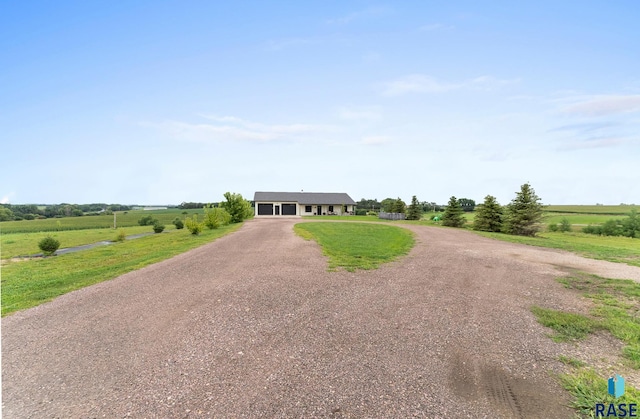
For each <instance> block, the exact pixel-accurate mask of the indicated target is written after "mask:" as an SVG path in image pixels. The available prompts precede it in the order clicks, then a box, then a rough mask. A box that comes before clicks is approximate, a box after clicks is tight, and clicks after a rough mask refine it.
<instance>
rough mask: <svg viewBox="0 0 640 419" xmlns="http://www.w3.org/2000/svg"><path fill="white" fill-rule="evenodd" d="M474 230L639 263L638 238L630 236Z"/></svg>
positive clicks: (532, 243)
mask: <svg viewBox="0 0 640 419" xmlns="http://www.w3.org/2000/svg"><path fill="white" fill-rule="evenodd" d="M475 233H476V234H480V235H482V236H485V237H490V238H492V239H498V240H503V241H508V242H512V243H522V244H529V245H532V246H540V247H549V248H552V249H563V250H568V251H570V252H574V253H577V254H579V255H582V256H585V257H588V258H592V259H602V260H608V261H610V262H618V263H626V264H628V265H632V266H640V240H638V239H632V238H630V237H611V236H595V235H593V234H584V233H539V234H538V236H536V237H523V236H512V235H509V234H502V233H487V232H482V231H475Z"/></svg>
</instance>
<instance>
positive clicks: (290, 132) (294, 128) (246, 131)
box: [142, 115, 331, 142]
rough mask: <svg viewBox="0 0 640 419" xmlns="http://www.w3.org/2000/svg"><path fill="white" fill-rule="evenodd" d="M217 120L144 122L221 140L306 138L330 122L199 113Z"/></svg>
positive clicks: (178, 134) (175, 133)
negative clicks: (276, 120) (263, 120)
mask: <svg viewBox="0 0 640 419" xmlns="http://www.w3.org/2000/svg"><path fill="white" fill-rule="evenodd" d="M200 116H201V117H203V118H206V119H209V120H211V121H213V122H214V123H211V124H194V123H188V122H181V121H171V120H170V121H164V122H162V123H145V124H142V125H145V126H152V127H155V128H158V129H160V130H162V131H164V132H166V133H167V134H169V135H170V136H172V137H174V138H176V139H179V140H185V141H194V142H220V141H257V142H268V141H275V140H291V141H296V140H304V139H306V137H308V136H310V135H313V134H317V133H320V132H326V131H329V130H330V129H331V127H328V126H320V125H311V124H288V125H282V124H274V125H268V124H262V123H257V122H251V121H247V120H244V119H241V118H238V117H235V116H216V115H200Z"/></svg>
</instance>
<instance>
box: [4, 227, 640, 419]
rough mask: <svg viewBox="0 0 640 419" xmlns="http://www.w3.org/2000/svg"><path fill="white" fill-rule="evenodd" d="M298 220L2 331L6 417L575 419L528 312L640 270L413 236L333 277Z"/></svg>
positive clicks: (245, 235) (32, 312)
mask: <svg viewBox="0 0 640 419" xmlns="http://www.w3.org/2000/svg"><path fill="white" fill-rule="evenodd" d="M299 221H300V220H299V219H266V220H251V221H249V222H247V223H246V224H245V225H244V226H243V227H242V228H241V229H240V230H238V231H237V232H235V233H233V234H231V235H228V236H225V237H223V238H221V239H218V240H217V241H215V242H213V243H211V244H208V245H205V246H202V247H200V248H198V249H195V250H192V251H190V252H187V253H184V254H182V255H179V256H177V257H174V258H172V259H169V260H166V261H164V262H161V263H158V264H155V265H152V266H149V267H147V268H144V269H141V270H139V271H136V272H132V273H129V274H126V275H123V276H121V277H119V278H116V279H114V280H111V281H107V282H103V283H100V284H97V285H94V286H91V287H88V288H85V289H82V290H79V291H75V292H72V293H69V294H66V295H64V296H62V297H59V298H57V299H56V300H54V301H52V302H50V303H47V304H43V305H41V306H39V307H36V308H33V309H29V310H26V311H23V312H19V313H15V314H13V315H11V316H8V317H6V318H4V319H3V320H2V390H3V417H5V418H94V417H95V418H99V417H108V418H122V417H135V418H199V417H216V418H218V417H219V418H228V417H385V418H388V417H450V418H459V417H474V418H476V417H491V418H496V417H515V418H536V417H540V418H547V417H571V416H572V411H571V410H570V409H568V408H567V407H565V406H566V405H567V403H568V401H569V400H568V395H567V394H566V393H565V392H564V391H563V390H562V389H561V388H560V387H559V385H558V384H557V383H556V381H555V380H554V378H553V377H552V375H551V374H550V371H552V372H553V371H556V372H557V371H560V370H561V369H562V365H561V364H560V363H559V362H558V361H557V356H558V355H559V354H560V353H562V348H563V346H562V345H558V344H555V343H553V342H552V341H551V340H550V339H549V338H548V337H546V336H545V334H546V333H547V331H546V330H545V329H544V328H543V327H542V326H540V325H539V324H538V323H537V322H536V320H535V318H534V316H533V315H532V314H531V312H530V310H529V308H530V306H531V305H533V304H538V305H543V306H546V307H554V308H565V309H573V310H580V309H581V304H582V305H584V304H586V302H585V301H583V300H580V299H578V298H577V297H576V294H574V293H572V292H571V291H569V290H566V289H564V288H563V287H562V286H561V285H560V284H558V283H557V282H556V281H555V280H554V278H555V277H556V276H558V275H562V274H563V272H564V271H566V267H571V268H577V269H581V270H584V271H592V272H595V273H599V274H600V275H603V276H608V277H620V276H621V277H625V278H635V279H640V269H639V268H632V267H626V266H625V265H618V264H612V263H607V262H601V261H592V260H589V259H583V258H580V257H577V256H575V255H573V254H570V253H566V252H559V251H554V250H548V249H540V248H534V247H528V246H523V245H517V244H511V243H504V242H498V241H494V240H490V239H486V238H483V237H479V236H477V235H474V234H472V233H469V232H466V231H459V230H454V229H443V228H430V227H408V228H410V229H411V230H413V231H414V232H415V233H416V237H417V244H416V247H415V248H414V249H413V250H412V251H411V253H410V254H409V255H408V256H406V257H404V258H402V259H400V260H398V261H396V262H393V263H390V264H386V265H383V267H381V268H380V269H378V270H375V271H358V272H354V273H350V272H344V271H339V272H328V271H327V263H326V260H325V258H324V257H323V256H322V253H321V251H320V248H319V247H318V245H317V244H316V243H315V242H313V241H305V240H303V239H301V238H300V237H297V236H296V235H295V234H294V233H293V230H292V226H293V224H294V223H296V222H299Z"/></svg>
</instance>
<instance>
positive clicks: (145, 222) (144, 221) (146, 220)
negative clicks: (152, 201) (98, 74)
mask: <svg viewBox="0 0 640 419" xmlns="http://www.w3.org/2000/svg"><path fill="white" fill-rule="evenodd" d="M156 221H158V220H156V219H155V218H153V217H152V216H150V215H146V216H144V217H142V218H141V219H139V220H138V224H140V225H141V226H151V225H153V224H154V223H155V222H156Z"/></svg>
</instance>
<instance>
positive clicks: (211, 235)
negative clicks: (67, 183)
mask: <svg viewBox="0 0 640 419" xmlns="http://www.w3.org/2000/svg"><path fill="white" fill-rule="evenodd" d="M241 226H242V223H238V224H231V225H228V226H224V227H220V228H219V229H215V230H208V229H207V230H204V231H203V232H202V233H201V234H200V235H197V236H195V235H192V234H190V233H189V232H188V231H187V230H180V231H175V232H172V233H161V234H154V235H151V236H147V237H142V238H139V239H136V240H131V241H125V242H122V243H115V244H112V245H109V246H103V247H97V248H94V249H89V250H84V251H81V252H77V253H70V254H65V255H60V256H53V257H48V258H43V259H35V260H29V261H24V262H10V263H7V264H6V265H3V266H2V316H3V317H4V316H6V315H7V314H10V313H13V312H16V311H19V310H24V309H27V308H31V307H35V306H37V305H40V304H42V303H44V302H47V301H51V300H52V299H54V298H55V297H58V296H60V295H63V294H66V293H68V292H71V291H75V290H77V289H80V288H84V287H86V286H89V285H93V284H97V283H99V282H103V281H107V280H110V279H113V278H116V277H118V276H120V275H123V274H125V273H127V272H131V271H134V270H137V269H140V268H143V267H145V266H148V265H151V264H153V263H157V262H160V261H162V260H165V259H169V258H171V257H173V256H176V255H178V254H180V253H184V252H186V251H188V250H191V249H195V248H196V247H200V246H202V245H204V244H207V243H210V242H212V241H214V240H215V239H218V238H220V237H222V236H224V235H226V234H229V233H232V232H234V231H236V230H238V229H239V228H240V227H241Z"/></svg>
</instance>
